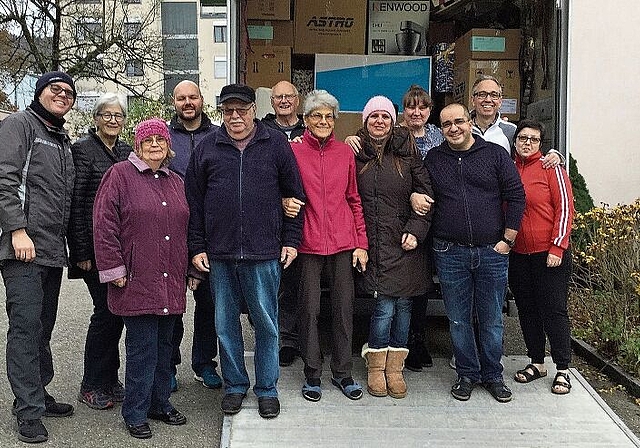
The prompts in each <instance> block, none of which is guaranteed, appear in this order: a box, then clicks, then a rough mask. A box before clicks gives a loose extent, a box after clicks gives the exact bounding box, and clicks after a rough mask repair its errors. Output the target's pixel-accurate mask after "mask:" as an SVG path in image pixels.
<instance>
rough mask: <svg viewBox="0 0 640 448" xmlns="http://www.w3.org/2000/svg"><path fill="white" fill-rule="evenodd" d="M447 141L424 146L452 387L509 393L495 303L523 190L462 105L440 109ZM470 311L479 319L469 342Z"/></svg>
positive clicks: (456, 393) (459, 395) (498, 395)
mask: <svg viewBox="0 0 640 448" xmlns="http://www.w3.org/2000/svg"><path fill="white" fill-rule="evenodd" d="M440 122H441V127H442V132H443V134H444V137H445V139H446V142H445V143H443V144H441V145H440V146H438V147H436V148H433V149H432V150H431V151H429V152H428V153H427V156H426V158H425V164H426V166H427V168H428V170H429V175H430V176H431V182H432V186H433V192H434V199H435V203H434V205H433V218H432V224H431V230H432V232H433V250H434V258H435V264H436V269H437V272H438V278H439V279H440V287H441V290H442V298H443V300H444V304H445V309H446V312H447V317H448V318H449V329H450V332H451V342H452V345H453V352H454V355H455V360H456V371H457V373H458V379H457V381H456V382H455V384H454V385H453V387H452V389H451V394H452V395H453V397H454V398H456V399H458V400H462V401H465V400H468V399H469V398H470V397H471V392H472V391H473V388H474V386H475V385H476V384H477V383H480V382H482V383H483V384H484V386H485V388H486V389H487V390H488V391H489V393H491V395H492V396H493V397H494V398H495V399H496V400H498V401H499V402H507V401H510V400H511V391H510V390H509V388H508V387H507V386H506V385H505V384H504V380H503V377H502V364H501V357H502V333H503V324H502V303H503V300H504V295H505V291H506V288H507V271H508V266H509V250H510V249H511V246H513V243H514V240H515V237H516V234H517V233H518V232H517V229H518V228H520V221H521V219H522V214H523V213H524V205H525V202H524V189H523V187H522V182H521V181H520V176H519V175H518V172H517V171H516V168H515V165H514V163H513V161H512V160H511V158H510V156H509V154H508V153H507V152H506V151H505V150H504V148H502V147H501V146H499V145H497V144H495V143H490V142H486V141H485V140H483V139H482V137H479V136H477V135H473V134H472V122H471V117H470V116H469V111H468V110H467V108H466V107H465V106H463V105H461V104H451V105H449V106H447V107H445V108H444V109H443V110H442V112H441V113H440ZM473 316H476V317H477V320H478V331H479V334H478V336H479V338H478V339H479V343H480V347H478V349H477V348H476V342H475V338H474V328H473V322H472V320H473Z"/></svg>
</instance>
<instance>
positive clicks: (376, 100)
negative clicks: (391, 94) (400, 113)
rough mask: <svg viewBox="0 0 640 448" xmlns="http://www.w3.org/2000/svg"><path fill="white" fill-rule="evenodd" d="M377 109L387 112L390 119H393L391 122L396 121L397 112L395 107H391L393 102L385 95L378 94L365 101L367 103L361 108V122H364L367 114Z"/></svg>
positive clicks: (367, 116)
mask: <svg viewBox="0 0 640 448" xmlns="http://www.w3.org/2000/svg"><path fill="white" fill-rule="evenodd" d="M377 110H382V111H385V112H387V113H388V114H389V115H391V119H392V120H393V122H394V123H395V122H396V118H397V117H396V115H397V113H396V108H395V107H393V103H392V102H391V100H390V99H389V98H387V97H386V96H382V95H378V96H374V97H373V98H371V99H370V100H369V101H367V104H365V106H364V109H363V110H362V124H365V123H366V122H367V118H369V115H371V114H372V113H373V112H375V111H377Z"/></svg>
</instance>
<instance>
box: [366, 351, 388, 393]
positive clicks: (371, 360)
mask: <svg viewBox="0 0 640 448" xmlns="http://www.w3.org/2000/svg"><path fill="white" fill-rule="evenodd" d="M387 350H388V349H387V348H386V347H385V348H369V344H364V345H363V346H362V357H363V358H364V359H365V361H366V362H367V392H369V394H371V395H373V396H374V397H385V396H386V395H387V380H386V379H385V377H384V367H385V364H386V362H387Z"/></svg>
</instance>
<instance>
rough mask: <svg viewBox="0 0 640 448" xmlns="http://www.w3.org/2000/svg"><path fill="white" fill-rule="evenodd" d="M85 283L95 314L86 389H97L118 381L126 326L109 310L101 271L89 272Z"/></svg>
mask: <svg viewBox="0 0 640 448" xmlns="http://www.w3.org/2000/svg"><path fill="white" fill-rule="evenodd" d="M83 280H84V282H85V284H86V285H87V288H88V289H89V295H90V296H91V300H92V301H93V314H92V315H91V320H90V322H89V329H88V331H87V340H86V342H85V345H84V376H83V377H82V388H83V389H85V390H94V389H98V388H101V387H106V386H110V385H113V384H116V383H117V382H118V369H120V349H119V344H120V336H122V329H123V327H124V323H123V322H122V317H120V316H116V315H115V314H113V313H112V312H111V311H109V307H108V305H107V290H108V286H107V284H106V283H100V280H99V279H98V274H97V272H88V273H87V274H85V276H84V277H83Z"/></svg>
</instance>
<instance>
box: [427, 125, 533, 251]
mask: <svg viewBox="0 0 640 448" xmlns="http://www.w3.org/2000/svg"><path fill="white" fill-rule="evenodd" d="M474 138H475V142H474V144H473V146H471V148H470V149H469V150H467V151H454V150H452V149H451V148H449V144H448V143H447V142H446V141H445V142H444V143H442V144H441V145H440V146H437V147H435V148H433V149H432V150H431V151H429V152H428V153H427V156H426V157H425V159H424V162H425V165H426V166H427V169H428V170H429V175H430V176H431V186H432V187H433V193H434V195H435V197H434V199H435V203H434V211H433V217H432V220H431V231H432V232H433V236H434V237H435V238H440V239H443V240H447V241H451V242H454V243H459V244H464V245H473V246H481V245H489V244H495V243H497V242H498V241H500V239H501V238H502V236H503V235H504V229H505V228H509V229H514V230H518V229H519V228H520V221H521V220H522V214H523V213H524V206H525V201H524V188H523V186H522V181H521V180H520V175H519V174H518V171H517V170H516V167H515V164H514V163H513V160H511V157H509V154H508V153H507V151H505V150H504V148H503V147H502V146H500V145H497V144H495V143H490V142H487V141H485V140H483V139H482V137H479V136H477V135H474Z"/></svg>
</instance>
